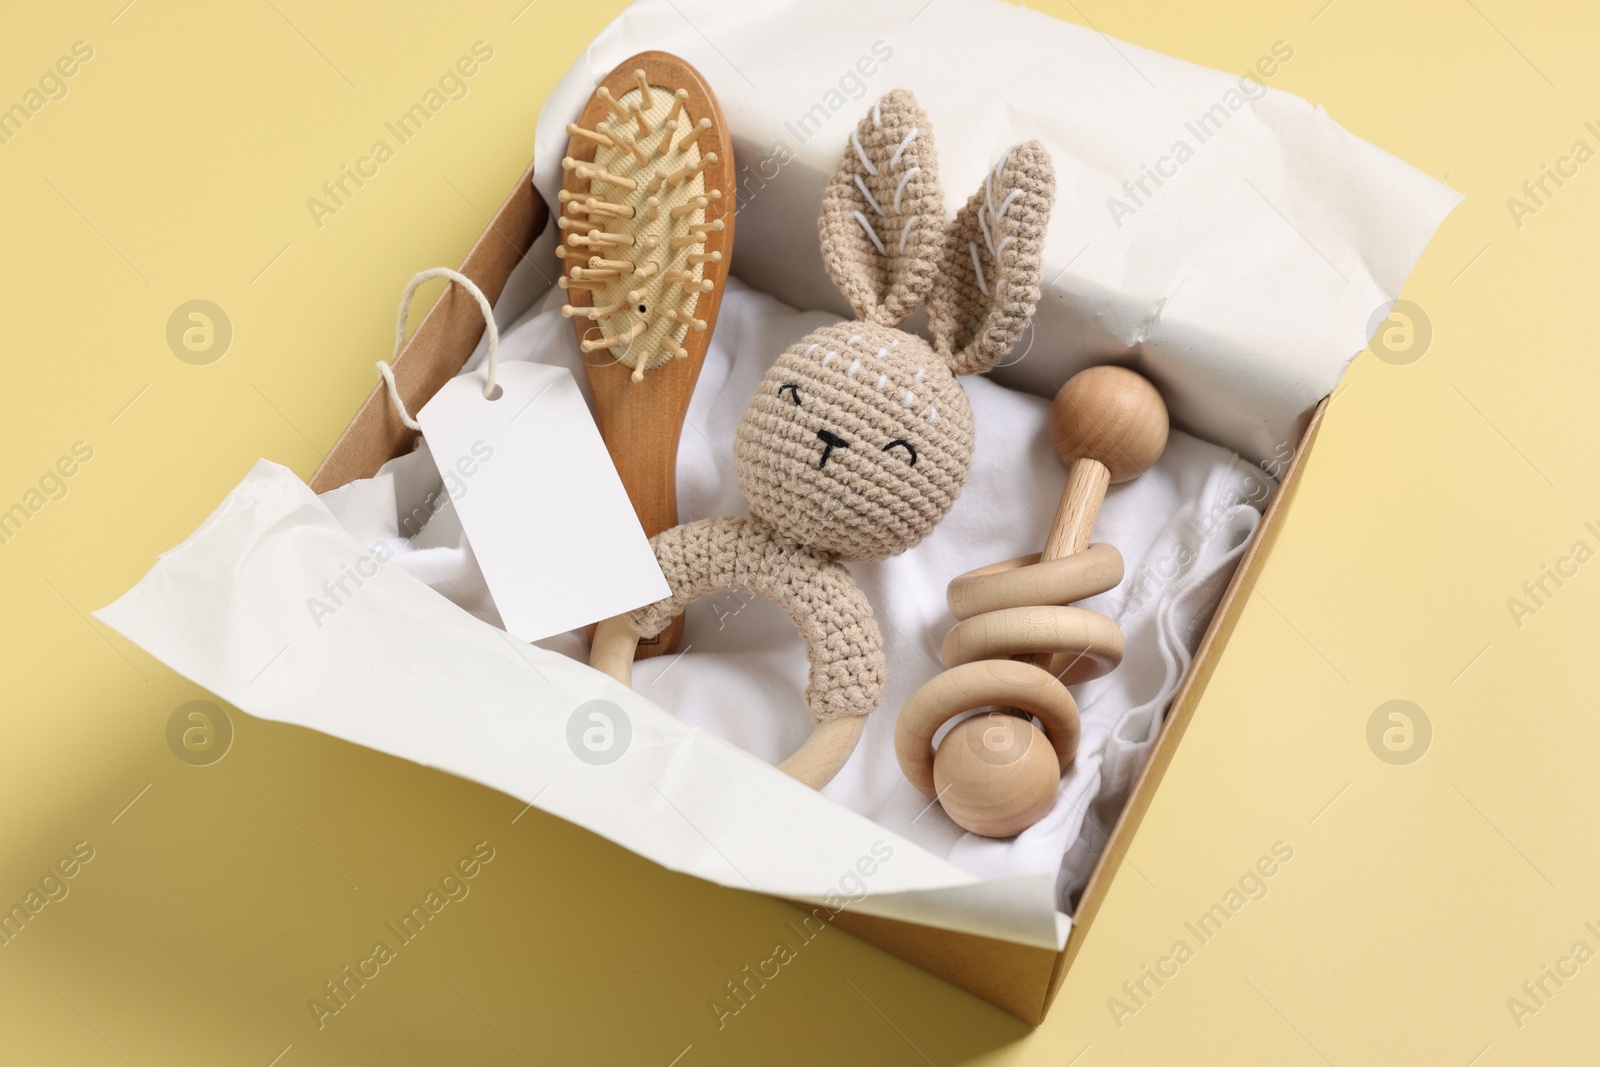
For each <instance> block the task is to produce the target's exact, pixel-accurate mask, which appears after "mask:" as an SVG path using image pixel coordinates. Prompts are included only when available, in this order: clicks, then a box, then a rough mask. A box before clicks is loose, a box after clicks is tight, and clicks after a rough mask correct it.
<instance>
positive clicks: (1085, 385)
mask: <svg viewBox="0 0 1600 1067" xmlns="http://www.w3.org/2000/svg"><path fill="white" fill-rule="evenodd" d="M1050 444H1051V447H1053V448H1054V449H1055V450H1056V455H1057V456H1059V457H1060V459H1061V462H1062V463H1065V464H1067V465H1068V466H1069V467H1070V466H1071V465H1072V463H1073V461H1074V460H1078V459H1093V460H1098V461H1099V462H1101V463H1103V464H1104V465H1105V467H1106V469H1107V470H1108V471H1110V474H1111V483H1112V484H1113V485H1117V484H1120V483H1122V482H1127V481H1132V480H1133V479H1134V478H1137V477H1138V476H1139V475H1141V474H1143V473H1144V472H1145V471H1147V470H1149V469H1150V467H1151V466H1152V465H1154V463H1155V461H1156V460H1158V459H1160V458H1161V452H1162V450H1163V449H1165V448H1166V447H1167V405H1166V403H1165V402H1164V401H1163V400H1162V399H1161V394H1160V393H1159V392H1157V391H1156V387H1155V386H1153V385H1151V384H1150V382H1149V381H1148V380H1147V379H1146V378H1144V377H1143V376H1142V375H1139V374H1136V373H1135V372H1133V371H1131V370H1127V369H1126V368H1124V367H1091V368H1089V369H1088V370H1086V371H1082V372H1080V373H1078V374H1075V375H1073V376H1072V377H1071V378H1069V379H1068V380H1067V384H1065V385H1063V386H1062V387H1061V391H1060V392H1058V393H1057V394H1056V398H1055V401H1054V402H1053V403H1052V404H1051V405H1050Z"/></svg>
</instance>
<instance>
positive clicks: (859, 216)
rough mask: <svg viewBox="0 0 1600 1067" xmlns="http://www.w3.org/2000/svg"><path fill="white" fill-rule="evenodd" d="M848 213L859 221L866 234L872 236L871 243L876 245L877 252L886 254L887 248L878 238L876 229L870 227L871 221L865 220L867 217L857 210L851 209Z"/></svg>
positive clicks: (887, 252)
mask: <svg viewBox="0 0 1600 1067" xmlns="http://www.w3.org/2000/svg"><path fill="white" fill-rule="evenodd" d="M850 214H852V215H854V216H855V217H856V221H857V222H859V223H861V228H862V229H863V230H866V231H867V236H868V237H870V238H872V243H873V244H875V245H877V246H878V254H879V255H881V256H886V255H888V254H889V250H888V249H887V248H885V247H883V242H882V241H881V240H879V239H878V231H877V230H874V229H873V228H872V223H870V222H868V221H867V217H866V216H865V215H863V214H862V213H861V212H859V211H852V212H850Z"/></svg>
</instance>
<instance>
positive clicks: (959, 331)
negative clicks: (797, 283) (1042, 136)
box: [734, 90, 1054, 560]
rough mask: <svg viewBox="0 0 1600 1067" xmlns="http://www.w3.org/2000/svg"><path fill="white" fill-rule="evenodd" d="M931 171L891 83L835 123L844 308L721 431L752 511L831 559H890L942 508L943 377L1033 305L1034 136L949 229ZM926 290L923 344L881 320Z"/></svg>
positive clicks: (982, 358)
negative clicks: (728, 433)
mask: <svg viewBox="0 0 1600 1067" xmlns="http://www.w3.org/2000/svg"><path fill="white" fill-rule="evenodd" d="M937 171H938V168H937V159H936V156H935V152H934V146H933V135H932V132H931V130H930V129H929V125H928V119H927V116H926V115H924V114H923V113H922V110H921V108H919V107H918V106H917V103H916V100H915V99H913V98H912V96H911V94H910V93H907V92H905V91H903V90H896V91H894V92H891V93H889V94H888V95H887V96H885V97H884V98H883V99H882V100H880V101H879V102H878V103H877V104H876V105H875V106H874V107H873V109H872V111H871V112H870V113H869V114H868V115H867V117H866V118H864V119H863V120H862V121H861V123H860V125H859V126H858V127H857V128H856V130H855V131H854V132H853V133H852V134H851V137H850V146H849V147H848V148H847V149H846V151H845V156H844V159H843V160H842V161H841V163H840V164H839V168H838V170H837V171H836V172H835V173H834V175H833V178H832V180H831V181H830V182H829V184H828V188H827V192H826V194H825V196H824V198H823V207H822V216H821V220H820V223H819V231H820V236H821V241H822V252H823V259H824V262H825V263H826V265H827V268H828V272H829V274H830V276H831V277H832V278H833V281H834V283H835V284H836V285H837V286H838V287H839V290H840V291H841V292H842V293H843V294H844V295H845V298H846V299H847V300H849V302H850V304H851V306H852V308H854V310H855V312H856V315H857V319H856V321H853V322H842V323H838V324H836V325H833V326H826V327H823V328H822V329H819V330H815V331H813V332H812V333H811V334H809V335H808V336H806V337H804V338H802V339H801V340H800V341H798V342H796V343H795V344H794V345H793V346H791V347H790V348H789V349H788V350H787V351H786V352H784V353H783V354H782V355H780V356H779V357H778V359H777V361H776V362H775V363H774V364H773V365H772V367H771V369H769V370H768V372H767V374H766V376H765V378H764V379H763V380H762V383H761V388H760V389H759V390H757V392H756V395H755V397H754V398H753V399H752V400H751V401H750V404H749V406H748V407H747V408H746V409H745V413H744V417H743V418H742V419H741V420H740V423H739V427H738V431H737V434H736V437H735V442H734V464H735V467H736V469H737V471H738V477H739V485H740V488H741V489H743V491H744V495H745V499H746V500H747V502H748V503H749V505H750V513H751V515H752V516H754V517H755V518H757V519H760V520H762V521H763V522H765V523H767V524H768V525H769V526H771V527H773V529H775V530H776V531H777V532H778V533H779V534H780V535H781V536H782V537H783V538H784V539H785V540H787V541H789V542H791V543H794V544H797V545H804V546H806V547H808V548H810V549H812V550H814V551H816V552H820V553H824V554H826V555H829V556H833V557H835V558H838V559H846V560H880V559H885V558H887V557H889V556H893V555H896V554H898V553H900V552H904V551H905V550H906V549H908V548H910V547H911V546H913V545H915V544H916V543H917V542H919V541H921V540H922V538H924V537H925V536H927V534H928V533H929V532H930V531H931V530H932V529H933V527H934V526H936V525H937V524H938V523H939V522H940V520H942V519H943V518H944V516H945V515H946V514H947V513H948V512H949V510H950V508H951V506H952V505H953V504H954V503H955V499H956V496H957V495H958V494H959V493H960V492H961V487H962V485H963V483H964V482H965V481H966V477H967V471H968V469H969V467H970V466H971V462H972V446H973V435H972V412H971V409H970V407H969V406H968V404H967V398H966V394H965V392H964V391H963V390H962V388H961V385H960V383H959V382H958V381H957V380H956V376H957V375H958V374H972V373H977V372H980V371H984V370H987V369H989V367H991V366H993V365H994V363H995V362H996V361H998V360H999V359H1000V357H1001V356H1003V355H1005V353H1006V352H1008V351H1010V349H1011V347H1012V345H1013V344H1014V343H1015V341H1016V340H1017V337H1018V336H1019V335H1020V334H1021V333H1022V331H1023V329H1025V328H1026V326H1027V323H1028V321H1029V320H1030V318H1031V317H1032V314H1033V310H1034V307H1035V305H1036V304H1037V303H1038V300H1039V261H1040V256H1041V252H1042V246H1043V241H1044V229H1045V224H1046V222H1047V220H1048V216H1049V211H1050V204H1051V200H1052V199H1053V196H1054V172H1053V170H1052V168H1051V165H1050V157H1049V155H1048V154H1047V153H1046V152H1045V151H1044V149H1043V147H1042V146H1040V145H1039V144H1038V143H1037V142H1029V143H1027V144H1024V145H1019V146H1017V147H1016V148H1013V149H1012V150H1011V151H1010V152H1008V153H1007V154H1006V156H1005V157H1004V158H1003V159H1002V160H1001V161H1000V164H999V165H998V166H997V167H996V168H995V169H994V171H992V172H991V173H990V174H989V176H988V178H987V179H986V180H985V182H984V186H983V188H981V189H979V190H978V192H977V193H975V194H974V195H973V196H972V198H971V199H970V200H969V201H968V202H967V204H966V206H965V207H963V208H962V209H961V211H960V212H959V213H958V214H957V215H956V218H955V221H954V222H952V223H951V224H950V225H949V226H948V227H946V226H945V224H944V198H943V194H942V193H941V192H940V189H939V183H938V173H937ZM924 297H926V298H927V302H928V325H929V332H930V333H931V334H932V337H933V341H932V343H931V344H930V343H929V342H928V341H925V340H923V339H922V338H920V337H918V336H916V335H914V334H910V333H906V332H904V331H902V330H900V329H898V328H897V327H898V326H899V324H900V323H901V322H902V321H903V320H904V318H905V316H906V315H907V314H909V313H910V312H911V311H912V310H913V309H914V308H915V307H916V306H917V304H919V303H920V302H921V301H922V300H923V298H924Z"/></svg>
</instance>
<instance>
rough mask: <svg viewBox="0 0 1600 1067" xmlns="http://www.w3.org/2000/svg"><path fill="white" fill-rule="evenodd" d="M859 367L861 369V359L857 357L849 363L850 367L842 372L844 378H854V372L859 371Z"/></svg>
mask: <svg viewBox="0 0 1600 1067" xmlns="http://www.w3.org/2000/svg"><path fill="white" fill-rule="evenodd" d="M860 369H861V361H860V360H859V359H857V360H852V361H851V363H850V369H849V370H847V371H845V372H844V376H845V377H846V378H854V377H855V376H856V372H857V371H859V370H860Z"/></svg>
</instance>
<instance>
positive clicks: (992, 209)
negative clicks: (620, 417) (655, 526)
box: [589, 89, 1055, 788]
mask: <svg viewBox="0 0 1600 1067" xmlns="http://www.w3.org/2000/svg"><path fill="white" fill-rule="evenodd" d="M937 170H938V159H937V155H936V153H935V152H934V147H933V130H932V128H931V126H930V124H929V122H928V116H927V115H926V114H925V113H924V112H923V110H922V108H921V107H919V106H918V105H917V102H916V100H915V98H914V97H912V95H911V94H910V93H909V92H906V91H904V90H898V89H897V90H894V91H892V92H890V93H889V94H887V95H886V96H884V97H883V98H882V99H881V100H879V101H878V102H877V103H876V104H874V105H873V106H872V108H871V110H870V111H869V112H868V113H867V115H866V116H865V117H864V118H862V120H861V121H860V122H859V123H858V124H857V126H856V128H855V129H854V130H853V131H852V132H851V134H850V139H849V143H848V145H847V146H846V147H845V149H844V155H843V158H842V159H841V161H840V163H839V166H838V168H837V169H836V170H835V172H834V174H833V177H832V179H831V180H830V181H829V183H828V186H827V189H826V190H825V192H824V194H823V200H822V214H821V219H820V224H819V234H820V238H821V246H822V260H823V263H824V265H825V266H826V267H827V270H828V273H829V275H830V277H832V278H833V281H834V283H835V284H836V285H837V286H838V287H839V291H840V292H841V293H843V294H844V296H845V297H846V299H848V300H849V301H850V305H851V307H852V309H853V310H854V311H855V313H856V318H855V319H854V320H851V321H844V322H836V323H830V324H829V325H826V326H821V327H818V328H817V329H815V330H813V331H812V332H811V333H809V334H807V335H806V336H804V337H802V338H799V339H798V340H796V341H795V342H794V343H793V344H792V345H790V346H789V348H788V349H787V350H786V351H784V352H783V353H781V354H779V355H778V356H777V358H776V359H775V360H774V361H773V362H772V365H771V366H770V367H769V368H768V370H767V372H766V375H765V376H764V377H763V378H762V381H761V384H760V386H759V387H758V388H757V390H756V394H755V396H754V397H752V398H751V400H750V403H749V405H748V406H747V407H746V408H745V412H744V416H743V417H742V418H741V419H740V420H739V425H738V427H737V429H736V430H735V436H734V443H733V464H734V470H735V473H736V475H737V477H738V479H739V487H740V488H741V489H742V490H743V491H744V497H745V502H746V504H747V505H748V507H749V511H750V515H749V517H748V518H745V517H743V516H724V517H722V518H711V519H701V520H699V521H697V522H691V523H686V524H684V525H682V526H678V527H674V528H673V529H671V530H667V531H665V532H663V533H660V534H657V535H656V536H655V537H654V538H652V539H651V545H652V546H653V547H654V548H655V553H656V561H657V562H658V563H660V564H661V571H662V573H663V574H664V575H665V576H666V578H667V584H668V585H669V586H670V587H671V589H672V595H671V596H670V597H667V598H665V599H664V600H661V601H657V602H656V603H654V604H650V605H647V606H645V607H643V608H640V609H638V610H637V611H632V612H629V613H628V614H626V615H619V616H616V617H615V618H612V619H607V620H606V621H605V622H603V623H601V624H600V626H599V628H598V629H597V630H596V631H595V638H594V645H593V647H592V649H591V650H590V658H589V662H590V665H591V666H594V667H596V668H599V669H600V670H603V671H605V672H606V673H608V674H610V675H612V676H613V677H615V678H618V679H619V680H621V681H624V682H627V681H628V680H629V679H630V678H631V671H632V663H633V655H632V652H633V643H634V642H635V641H638V640H639V639H640V637H641V636H645V637H647V636H650V635H652V634H655V633H658V632H660V630H661V628H662V627H663V626H664V625H665V624H666V623H667V621H668V620H670V619H673V618H676V617H678V616H679V615H681V613H682V612H683V611H684V609H685V608H686V607H687V606H688V605H689V604H691V603H693V602H694V601H696V600H699V599H700V598H702V597H705V596H709V595H711V594H713V593H717V592H720V591H722V590H739V591H742V592H748V593H754V594H758V595H760V596H764V597H767V598H769V599H771V600H773V601H774V602H776V603H777V604H779V605H780V606H781V607H782V608H783V609H784V611H785V612H786V613H787V614H788V616H789V618H790V619H791V620H792V621H793V622H794V624H795V626H796V628H797V629H798V630H799V631H800V636H801V638H802V640H804V642H805V644H806V653H807V658H808V659H809V660H810V663H811V671H810V680H809V681H808V683H807V685H806V693H805V701H806V710H807V711H808V712H809V713H810V715H811V718H812V721H813V723H814V724H815V726H814V728H813V730H812V733H811V736H810V738H809V739H808V740H807V741H806V742H805V743H804V744H803V745H802V746H801V748H800V750H799V751H797V752H796V753H794V754H793V755H791V756H790V757H789V758H788V759H787V760H785V761H784V762H783V763H782V764H780V766H779V769H780V770H783V771H785V772H787V773H788V774H791V775H793V776H794V777H795V778H797V779H799V780H800V781H802V782H805V783H807V784H808V785H812V786H816V787H818V788H820V787H821V786H823V785H825V784H826V783H827V782H828V780H829V779H831V778H832V777H833V776H834V774H836V773H837V772H838V770H839V768H840V767H842V766H843V765H844V763H845V761H846V760H847V759H849V757H850V753H851V752H853V751H854V750H855V746H856V743H857V741H859V740H860V738H861V734H862V731H863V730H864V729H865V725H866V716H867V715H868V714H869V713H870V712H871V711H872V710H873V709H874V708H876V707H877V706H878V703H879V701H880V699H881V697H882V695H883V675H884V657H883V638H882V635H881V634H880V633H879V631H878V626H877V622H876V620H875V619H874V618H873V613H872V604H871V603H870V602H869V601H868V600H867V598H866V597H865V596H863V595H862V594H861V590H860V589H859V588H858V587H857V586H856V583H855V579H854V578H853V577H852V576H851V574H850V571H849V570H848V569H847V568H846V567H845V566H844V563H845V562H846V561H862V562H867V561H873V560H881V559H887V558H888V557H890V556H893V555H897V554H899V553H901V552H904V551H905V550H906V549H908V548H910V547H911V546H912V545H915V544H916V543H917V542H919V541H921V540H922V539H923V538H924V537H926V536H927V535H928V534H929V533H931V532H932V531H933V529H934V527H935V526H936V525H938V523H939V521H940V520H941V519H943V518H944V516H945V515H946V513H948V512H949V510H950V507H951V505H953V504H954V503H955V499H956V495H957V494H958V493H959V492H960V491H961V486H962V485H963V484H964V483H965V481H966V477H967V472H968V470H969V469H970V468H971V465H972V449H973V427H972V409H971V407H970V405H969V404H968V402H967V397H966V393H965V391H964V390H963V389H962V387H961V383H960V381H959V380H958V378H959V376H961V375H965V374H978V373H982V372H983V371H986V370H988V369H989V368H990V367H992V366H993V365H994V364H995V363H996V362H997V361H998V360H999V359H1000V358H1001V357H1002V356H1004V355H1005V354H1006V353H1007V352H1010V351H1011V349H1012V346H1013V345H1014V344H1015V343H1016V340H1017V338H1018V336H1019V335H1020V334H1021V333H1022V332H1023V331H1024V330H1026V329H1027V327H1028V324H1029V322H1030V320H1031V318H1032V316H1033V311H1034V306H1035V304H1036V303H1037V301H1038V299H1039V285H1040V279H1039V261H1040V256H1041V254H1042V249H1043V245H1044V232H1045V226H1046V223H1047V222H1048V219H1049V215H1050V207H1051V204H1052V203H1053V202H1054V197H1055V170H1054V167H1053V166H1052V164H1051V162H1050V157H1049V154H1048V153H1047V152H1045V150H1044V147H1043V146H1042V145H1040V144H1039V143H1038V142H1035V141H1029V142H1026V143H1024V144H1020V145H1016V146H1014V147H1012V148H1011V149H1009V150H1008V151H1007V152H1006V153H1005V154H1004V155H1003V156H1002V157H1001V159H1000V161H999V163H998V164H996V165H995V167H994V168H993V169H992V170H991V171H989V172H988V173H987V174H986V175H985V176H984V178H983V180H982V183H981V184H980V185H979V187H978V189H977V191H975V192H974V193H973V194H972V196H971V197H970V198H969V199H968V200H967V203H966V204H965V206H963V207H962V209H961V210H960V211H959V212H957V213H956V217H955V219H954V220H953V221H951V222H948V223H947V222H946V221H945V217H944V196H943V194H942V193H941V192H940V188H939V183H938V179H937ZM924 301H926V303H927V309H928V332H929V335H930V336H931V339H932V340H931V343H930V341H929V340H925V339H923V338H922V337H921V336H919V335H917V334H914V333H910V332H908V331H905V330H903V329H901V328H900V325H901V323H903V322H904V321H905V318H906V316H907V315H909V314H910V313H911V312H912V311H913V310H914V309H915V308H916V307H917V306H918V305H919V304H921V303H923V302H924Z"/></svg>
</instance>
